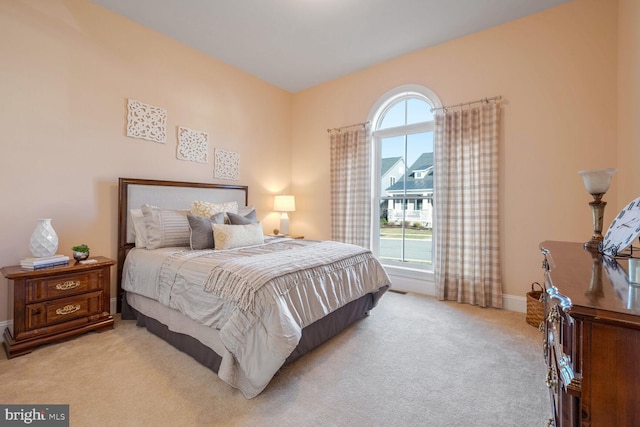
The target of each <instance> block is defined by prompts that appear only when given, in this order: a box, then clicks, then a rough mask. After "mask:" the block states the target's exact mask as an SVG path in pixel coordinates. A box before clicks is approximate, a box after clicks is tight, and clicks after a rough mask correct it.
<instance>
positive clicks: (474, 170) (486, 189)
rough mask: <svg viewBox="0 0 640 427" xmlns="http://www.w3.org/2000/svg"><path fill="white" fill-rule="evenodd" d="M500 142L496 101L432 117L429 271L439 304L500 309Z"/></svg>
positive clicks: (498, 105)
mask: <svg viewBox="0 0 640 427" xmlns="http://www.w3.org/2000/svg"><path fill="white" fill-rule="evenodd" d="M499 140H500V104H499V103H492V104H483V105H481V106H479V107H472V108H464V109H462V110H460V109H458V110H454V111H446V110H444V111H442V112H439V113H437V114H436V117H435V134H434V165H435V167H434V170H435V171H434V174H435V175H434V190H435V191H434V197H435V206H436V209H435V226H434V243H435V265H434V273H435V280H436V289H437V293H438V298H439V299H440V300H454V301H458V302H461V303H468V304H473V305H479V306H481V307H495V308H502V279H501V269H500V248H499V235H498V231H499V230H498V225H499V223H498V147H499Z"/></svg>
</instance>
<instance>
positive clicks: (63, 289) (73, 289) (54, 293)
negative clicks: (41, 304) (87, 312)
mask: <svg viewBox="0 0 640 427" xmlns="http://www.w3.org/2000/svg"><path fill="white" fill-rule="evenodd" d="M101 286H102V271H100V270H94V271H87V272H83V273H75V274H67V275H61V276H56V277H48V278H42V279H34V280H27V284H26V289H25V290H26V302H27V303H32V302H36V301H42V300H49V299H53V298H62V297H66V296H70V295H76V294H81V293H83V292H87V291H92V290H97V289H101Z"/></svg>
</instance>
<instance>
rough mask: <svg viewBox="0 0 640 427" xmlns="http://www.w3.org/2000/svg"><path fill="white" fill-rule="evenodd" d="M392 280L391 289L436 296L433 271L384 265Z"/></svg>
mask: <svg viewBox="0 0 640 427" xmlns="http://www.w3.org/2000/svg"><path fill="white" fill-rule="evenodd" d="M383 267H384V269H385V271H386V272H387V274H388V275H389V279H391V288H392V289H393V290H396V291H400V292H415V293H418V294H424V295H431V296H435V295H436V289H435V282H434V279H433V271H430V270H420V269H416V268H407V267H399V266H395V265H389V264H385V265H383Z"/></svg>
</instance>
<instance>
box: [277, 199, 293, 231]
mask: <svg viewBox="0 0 640 427" xmlns="http://www.w3.org/2000/svg"><path fill="white" fill-rule="evenodd" d="M273 210H274V211H277V212H282V215H281V216H280V234H285V235H286V234H289V215H288V214H287V212H293V211H295V210H296V200H295V197H293V196H289V195H280V196H275V197H274V199H273Z"/></svg>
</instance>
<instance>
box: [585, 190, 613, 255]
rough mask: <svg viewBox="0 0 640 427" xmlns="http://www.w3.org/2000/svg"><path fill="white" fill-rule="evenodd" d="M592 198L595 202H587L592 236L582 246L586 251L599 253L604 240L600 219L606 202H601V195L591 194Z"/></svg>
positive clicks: (602, 216)
mask: <svg viewBox="0 0 640 427" xmlns="http://www.w3.org/2000/svg"><path fill="white" fill-rule="evenodd" d="M603 194H604V193H603ZM592 196H593V198H594V199H595V200H594V201H593V202H589V206H591V213H592V215H593V236H591V239H590V240H589V241H588V242H586V243H585V244H584V248H585V249H586V250H588V251H600V243H601V242H602V241H603V240H604V236H603V235H602V219H603V218H604V207H605V206H607V202H603V201H602V200H601V197H602V194H592Z"/></svg>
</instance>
